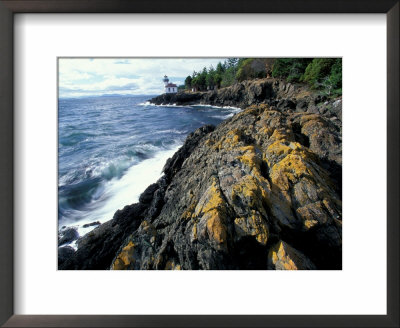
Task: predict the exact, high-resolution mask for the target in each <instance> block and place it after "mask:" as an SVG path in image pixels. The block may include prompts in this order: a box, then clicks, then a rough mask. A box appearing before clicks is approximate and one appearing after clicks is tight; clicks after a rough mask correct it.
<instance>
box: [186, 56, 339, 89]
mask: <svg viewBox="0 0 400 328" xmlns="http://www.w3.org/2000/svg"><path fill="white" fill-rule="evenodd" d="M269 74H271V75H272V76H273V77H276V78H284V79H286V81H288V82H295V83H296V82H304V83H307V84H308V85H310V87H311V88H313V89H318V90H320V91H321V93H324V94H326V95H328V96H338V95H341V94H342V59H341V58H278V59H274V58H228V59H226V60H225V61H224V62H219V63H218V64H217V66H216V67H215V68H214V67H212V66H211V67H210V68H209V69H207V68H206V67H204V68H203V70H202V71H201V72H196V71H194V72H193V74H192V76H188V77H187V78H186V79H185V87H186V89H191V88H196V89H197V90H200V91H204V90H210V89H214V88H220V87H228V86H230V85H232V84H234V83H237V82H241V81H244V80H249V79H255V78H264V77H266V76H268V75H269Z"/></svg>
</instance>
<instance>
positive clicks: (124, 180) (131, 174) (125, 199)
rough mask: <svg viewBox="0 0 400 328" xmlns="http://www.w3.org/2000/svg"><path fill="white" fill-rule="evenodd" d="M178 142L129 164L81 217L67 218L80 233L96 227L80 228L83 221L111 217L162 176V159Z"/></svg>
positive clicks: (83, 233) (135, 199)
mask: <svg viewBox="0 0 400 328" xmlns="http://www.w3.org/2000/svg"><path fill="white" fill-rule="evenodd" d="M180 146H181V145H179V146H176V147H174V148H173V149H170V150H164V151H160V152H158V153H157V154H156V155H155V157H153V158H149V159H146V160H144V161H142V162H140V163H138V164H136V165H134V166H132V167H131V168H129V169H128V170H127V172H126V173H125V174H124V175H123V176H122V177H121V179H119V180H117V179H113V180H111V181H109V182H108V183H107V184H106V185H105V190H104V193H103V195H102V196H101V197H100V198H99V199H97V200H94V201H92V203H91V204H90V205H89V208H90V207H92V208H93V209H92V210H88V211H87V212H84V213H83V212H82V219H81V220H79V222H74V223H72V222H71V224H73V225H74V226H76V227H77V228H78V233H79V235H80V236H84V235H85V234H87V233H88V232H89V231H91V230H93V229H94V228H96V226H90V227H87V228H83V225H84V224H88V223H91V222H95V221H99V222H100V223H104V222H107V221H109V220H111V219H112V217H113V215H114V213H115V212H116V211H117V210H118V209H122V208H123V207H125V206H126V205H130V204H133V203H137V202H138V200H139V196H140V195H141V193H142V192H143V191H144V190H145V189H146V188H147V187H148V186H149V185H150V184H152V183H154V182H156V181H157V180H158V179H159V178H160V177H161V176H162V168H163V167H164V164H165V162H166V160H167V159H168V158H170V157H172V156H173V154H174V153H175V152H176V151H177V150H178V149H179V147H180ZM63 225H65V223H63Z"/></svg>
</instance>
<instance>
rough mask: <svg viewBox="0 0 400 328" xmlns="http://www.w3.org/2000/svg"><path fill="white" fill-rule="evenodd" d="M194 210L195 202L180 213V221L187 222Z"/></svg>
mask: <svg viewBox="0 0 400 328" xmlns="http://www.w3.org/2000/svg"><path fill="white" fill-rule="evenodd" d="M195 208H196V202H192V203H191V204H190V205H189V207H188V208H187V209H186V211H184V212H183V213H182V216H181V219H184V220H188V219H190V218H191V217H192V216H193V211H194V209H195Z"/></svg>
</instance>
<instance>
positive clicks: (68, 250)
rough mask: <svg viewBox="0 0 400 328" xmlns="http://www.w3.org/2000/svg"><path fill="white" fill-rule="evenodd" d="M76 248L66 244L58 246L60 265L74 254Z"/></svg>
mask: <svg viewBox="0 0 400 328" xmlns="http://www.w3.org/2000/svg"><path fill="white" fill-rule="evenodd" d="M74 253H75V250H74V249H73V248H72V247H70V246H64V247H59V248H58V266H60V265H61V264H63V263H64V262H65V261H66V260H68V259H69V258H70V257H71V256H72V255H74Z"/></svg>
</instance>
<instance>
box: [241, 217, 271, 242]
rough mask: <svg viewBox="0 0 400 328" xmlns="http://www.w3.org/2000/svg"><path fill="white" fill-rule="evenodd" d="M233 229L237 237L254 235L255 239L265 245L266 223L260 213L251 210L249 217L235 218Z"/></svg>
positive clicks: (266, 238) (266, 237)
mask: <svg viewBox="0 0 400 328" xmlns="http://www.w3.org/2000/svg"><path fill="white" fill-rule="evenodd" d="M235 230H236V233H237V234H238V236H239V237H241V236H254V237H255V238H256V240H257V241H258V242H259V243H260V244H262V245H266V244H267V240H268V233H269V231H268V225H267V223H266V222H265V221H264V219H263V218H262V217H261V216H260V214H258V213H256V212H255V211H252V215H250V216H249V217H246V218H244V217H240V218H236V219H235Z"/></svg>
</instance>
